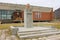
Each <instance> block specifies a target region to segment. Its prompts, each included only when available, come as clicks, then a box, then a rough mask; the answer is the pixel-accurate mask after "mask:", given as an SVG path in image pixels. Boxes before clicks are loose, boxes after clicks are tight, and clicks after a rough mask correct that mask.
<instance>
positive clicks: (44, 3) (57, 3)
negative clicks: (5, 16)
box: [0, 0, 60, 10]
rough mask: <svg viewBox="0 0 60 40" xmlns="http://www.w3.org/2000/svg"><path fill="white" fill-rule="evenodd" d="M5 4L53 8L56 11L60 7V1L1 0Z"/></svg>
mask: <svg viewBox="0 0 60 40" xmlns="http://www.w3.org/2000/svg"><path fill="white" fill-rule="evenodd" d="M0 2H4V3H14V4H27V3H29V4H31V5H35V6H44V7H52V8H53V9H54V10H56V9H57V8H59V7H60V0H0Z"/></svg>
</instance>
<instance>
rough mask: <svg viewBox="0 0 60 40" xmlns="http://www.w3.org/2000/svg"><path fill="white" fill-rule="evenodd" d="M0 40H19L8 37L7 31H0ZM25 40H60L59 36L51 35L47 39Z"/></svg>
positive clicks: (14, 37)
mask: <svg viewBox="0 0 60 40" xmlns="http://www.w3.org/2000/svg"><path fill="white" fill-rule="evenodd" d="M0 40H19V39H18V38H17V37H16V36H14V35H10V34H9V32H8V30H0ZM26 40H60V34H59V35H52V36H49V37H43V38H37V39H36V38H35V39H26Z"/></svg>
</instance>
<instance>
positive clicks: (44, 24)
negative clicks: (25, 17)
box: [0, 22, 60, 29]
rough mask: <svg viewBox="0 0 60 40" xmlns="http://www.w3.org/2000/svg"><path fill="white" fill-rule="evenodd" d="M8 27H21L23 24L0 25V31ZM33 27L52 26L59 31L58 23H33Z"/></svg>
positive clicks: (59, 25)
mask: <svg viewBox="0 0 60 40" xmlns="http://www.w3.org/2000/svg"><path fill="white" fill-rule="evenodd" d="M10 26H20V27H23V26H24V24H23V23H10V24H0V29H7V28H9V27H10ZM33 26H47V27H48V26H54V27H56V28H58V29H60V22H54V23H45V22H44V23H33Z"/></svg>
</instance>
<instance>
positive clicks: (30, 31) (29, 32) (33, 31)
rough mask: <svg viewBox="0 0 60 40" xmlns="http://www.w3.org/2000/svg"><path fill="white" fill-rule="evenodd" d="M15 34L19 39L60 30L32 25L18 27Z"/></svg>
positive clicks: (53, 33)
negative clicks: (29, 26)
mask: <svg viewBox="0 0 60 40" xmlns="http://www.w3.org/2000/svg"><path fill="white" fill-rule="evenodd" d="M17 34H18V37H19V38H21V39H25V38H39V37H48V36H52V35H57V34H60V30H57V29H54V28H48V27H33V28H22V27H20V28H19V30H18V32H17Z"/></svg>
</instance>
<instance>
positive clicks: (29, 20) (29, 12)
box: [24, 4, 33, 28]
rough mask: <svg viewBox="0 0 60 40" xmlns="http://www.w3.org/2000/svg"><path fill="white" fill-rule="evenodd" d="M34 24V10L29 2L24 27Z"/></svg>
mask: <svg viewBox="0 0 60 40" xmlns="http://www.w3.org/2000/svg"><path fill="white" fill-rule="evenodd" d="M32 26H33V19H32V10H31V8H30V5H29V4H27V5H26V8H25V10H24V27H26V28H31V27H32Z"/></svg>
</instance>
